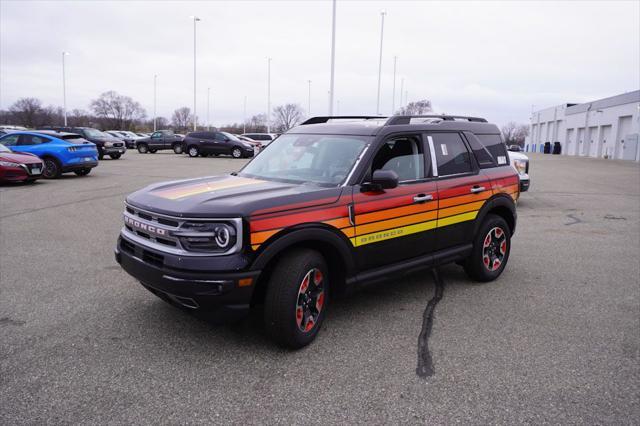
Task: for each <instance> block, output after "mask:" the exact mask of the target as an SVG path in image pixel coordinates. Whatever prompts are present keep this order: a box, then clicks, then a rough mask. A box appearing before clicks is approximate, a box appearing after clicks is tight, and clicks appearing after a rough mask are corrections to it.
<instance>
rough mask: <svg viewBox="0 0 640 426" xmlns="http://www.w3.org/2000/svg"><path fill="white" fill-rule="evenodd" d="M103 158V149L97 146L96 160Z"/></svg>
mask: <svg viewBox="0 0 640 426" xmlns="http://www.w3.org/2000/svg"><path fill="white" fill-rule="evenodd" d="M103 158H104V151H102V148H100V147H98V160H102V159H103Z"/></svg>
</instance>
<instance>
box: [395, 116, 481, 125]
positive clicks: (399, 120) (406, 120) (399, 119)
mask: <svg viewBox="0 0 640 426" xmlns="http://www.w3.org/2000/svg"><path fill="white" fill-rule="evenodd" d="M414 118H439V119H441V120H443V121H456V120H466V121H472V122H476V123H486V122H487V120H486V119H484V118H480V117H466V116H463V115H442V114H428V115H394V116H393V117H391V118H389V119H388V120H387V122H386V123H385V126H390V125H394V124H411V120H412V119H414Z"/></svg>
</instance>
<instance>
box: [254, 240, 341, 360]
mask: <svg viewBox="0 0 640 426" xmlns="http://www.w3.org/2000/svg"><path fill="white" fill-rule="evenodd" d="M328 296H329V271H328V268H327V264H326V262H325V260H324V258H323V257H322V255H320V253H318V252H317V251H315V250H309V249H303V250H299V251H296V252H290V253H289V254H286V255H285V256H284V257H283V258H282V259H281V260H280V261H279V262H278V264H277V265H276V267H275V269H274V270H273V273H272V274H271V278H270V279H269V283H268V287H267V294H266V298H265V311H264V319H265V327H266V331H267V333H268V334H269V336H270V337H271V338H272V339H273V340H275V341H276V342H277V343H278V344H279V345H281V346H284V347H288V348H292V349H298V348H302V347H303V346H306V345H308V344H309V343H311V342H312V341H313V340H314V339H315V337H316V335H317V334H318V331H319V330H320V327H321V326H322V321H323V320H324V316H325V312H326V305H327V300H328Z"/></svg>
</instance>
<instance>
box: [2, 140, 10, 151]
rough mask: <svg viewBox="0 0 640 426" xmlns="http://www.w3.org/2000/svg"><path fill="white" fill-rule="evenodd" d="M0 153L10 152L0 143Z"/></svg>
mask: <svg viewBox="0 0 640 426" xmlns="http://www.w3.org/2000/svg"><path fill="white" fill-rule="evenodd" d="M0 152H11V150H10V149H9V148H7V147H6V146H4V145H2V142H1V141H0Z"/></svg>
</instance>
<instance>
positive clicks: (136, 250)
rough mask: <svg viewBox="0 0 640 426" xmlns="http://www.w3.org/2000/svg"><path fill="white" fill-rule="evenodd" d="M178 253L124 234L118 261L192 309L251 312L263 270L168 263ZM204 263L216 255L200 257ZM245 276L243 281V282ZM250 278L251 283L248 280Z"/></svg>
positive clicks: (233, 315)
mask: <svg viewBox="0 0 640 426" xmlns="http://www.w3.org/2000/svg"><path fill="white" fill-rule="evenodd" d="M173 257H175V258H178V256H175V255H172V254H169V253H162V254H159V253H158V252H155V251H152V250H148V249H147V248H146V247H142V246H139V245H138V244H136V243H135V242H133V241H129V240H127V239H125V238H123V237H122V236H120V237H119V238H118V244H117V246H116V249H115V258H116V261H117V262H118V263H119V264H120V266H122V268H123V269H124V270H125V271H126V272H127V273H128V274H129V275H131V276H132V277H134V278H135V279H137V280H138V281H140V283H141V284H142V285H143V286H144V287H145V288H147V290H149V291H151V292H152V293H154V294H155V295H156V296H158V297H160V298H161V299H164V300H166V301H168V302H171V303H173V304H177V305H180V306H182V307H185V308H188V309H191V310H203V311H207V312H213V313H214V314H216V316H218V317H220V319H221V320H222V319H238V318H241V317H243V316H245V315H246V314H247V313H248V312H249V306H250V302H251V297H252V295H253V289H254V287H255V283H256V282H257V279H258V276H259V275H260V271H241V272H231V271H206V270H201V271H197V272H196V271H195V269H194V270H184V269H177V268H170V267H167V266H166V264H168V263H172V262H173V261H176V260H180V259H169V258H173ZM198 262H202V264H203V265H206V264H208V265H211V263H212V262H215V260H214V258H212V257H202V258H200V259H199V260H198ZM241 280H242V282H241ZM247 281H250V284H247Z"/></svg>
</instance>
